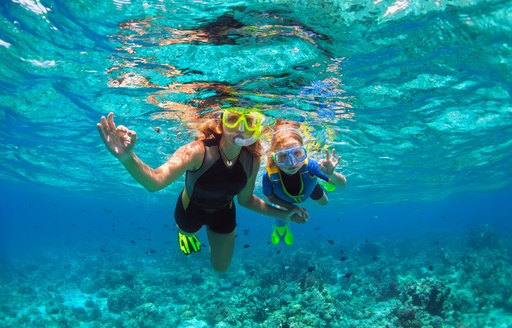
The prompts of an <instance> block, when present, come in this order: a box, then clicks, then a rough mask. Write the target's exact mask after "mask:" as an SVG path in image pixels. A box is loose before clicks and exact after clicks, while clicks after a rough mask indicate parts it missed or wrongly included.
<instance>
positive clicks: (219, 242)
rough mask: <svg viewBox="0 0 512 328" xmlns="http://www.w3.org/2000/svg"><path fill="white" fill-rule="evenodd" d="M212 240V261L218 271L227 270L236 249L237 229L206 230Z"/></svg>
mask: <svg viewBox="0 0 512 328" xmlns="http://www.w3.org/2000/svg"><path fill="white" fill-rule="evenodd" d="M206 232H207V235H208V241H209V242H210V261H211V263H212V266H213V269H214V270H215V271H217V272H226V271H227V270H228V268H229V265H230V264H231V259H232V258H233V252H234V250H235V230H233V231H232V232H230V233H217V232H215V231H212V230H211V229H207V230H206Z"/></svg>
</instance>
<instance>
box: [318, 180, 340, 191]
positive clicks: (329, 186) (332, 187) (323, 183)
mask: <svg viewBox="0 0 512 328" xmlns="http://www.w3.org/2000/svg"><path fill="white" fill-rule="evenodd" d="M318 184H319V185H320V186H322V187H323V188H324V189H325V191H328V192H333V191H334V190H336V185H334V184H332V183H330V182H327V181H323V180H320V181H318Z"/></svg>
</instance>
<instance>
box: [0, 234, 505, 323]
mask: <svg viewBox="0 0 512 328" xmlns="http://www.w3.org/2000/svg"><path fill="white" fill-rule="evenodd" d="M479 229H480V228H479ZM479 231H480V230H479ZM490 231H493V230H492V228H491V227H485V228H484V230H483V234H482V233H479V234H475V232H473V231H470V232H468V233H467V234H466V235H463V236H460V237H457V238H455V237H450V238H443V236H439V237H438V238H436V239H435V240H434V239H433V238H432V236H428V237H425V238H423V239H421V238H415V240H414V242H413V243H408V242H407V241H405V240H392V239H381V240H378V241H370V242H368V241H366V242H363V243H356V242H353V243H349V242H345V243H344V245H343V247H341V246H337V244H335V243H325V244H321V245H319V244H317V243H313V242H312V243H311V244H307V242H306V245H305V247H304V248H295V249H292V248H287V249H286V248H285V249H280V248H277V247H275V246H273V245H259V246H253V247H251V248H247V249H243V250H242V251H243V252H246V254H247V256H236V257H235V259H234V262H233V264H232V267H231V269H230V271H229V272H228V273H226V274H223V275H218V274H215V273H214V272H213V271H211V269H209V258H208V254H207V252H203V253H199V254H196V255H194V256H190V257H185V256H181V255H180V254H176V253H173V252H170V251H169V252H162V253H159V254H158V255H148V256H131V255H130V249H127V250H124V249H120V250H119V251H117V252H116V257H117V258H122V259H123V260H122V261H112V260H111V259H110V258H108V257H105V259H102V257H101V256H97V255H96V258H92V256H91V255H90V254H83V255H82V256H80V258H84V259H85V260H84V261H83V263H80V262H73V265H72V266H64V267H62V265H60V264H59V263H61V262H62V261H63V259H65V258H68V257H69V256H70V255H69V253H65V252H64V250H54V251H53V252H51V254H52V255H51V256H47V257H44V256H43V257H42V258H41V259H32V260H31V261H21V260H18V261H16V262H14V261H13V262H9V263H6V264H5V265H4V266H5V270H4V271H3V272H2V275H0V279H1V281H0V293H1V295H3V296H2V297H3V299H4V300H9V301H4V302H1V303H0V314H1V317H2V318H3V319H2V321H1V322H0V327H79V326H84V327H98V328H103V327H112V326H114V327H119V328H124V327H130V328H131V327H144V328H152V327H178V328H185V327H216V328H223V327H240V328H241V327H243V328H246V327H249V328H251V327H263V328H275V327H288V328H292V327H300V328H302V327H363V328H366V327H368V328H369V327H413V328H414V327H430V328H437V327H439V328H441V327H452V326H453V327H483V326H486V327H507V326H512V319H511V318H512V283H511V282H510V277H511V276H512V267H511V266H510V261H511V259H510V251H509V249H511V246H512V245H511V243H512V242H511V240H512V239H511V238H506V237H502V236H500V235H499V234H493V235H492V238H493V239H498V240H497V241H492V242H491V241H490V239H489V238H488V237H487V236H488V235H489V234H490ZM434 241H435V242H434ZM461 245H463V246H461ZM59 251H60V252H62V253H61V254H58V252H59ZM242 251H241V252H242ZM105 256H106V255H105ZM34 263H37V264H38V265H34ZM91 263H95V265H92V264H91ZM59 265H60V267H62V270H55V268H56V267H59Z"/></svg>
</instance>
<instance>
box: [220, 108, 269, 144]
mask: <svg viewBox="0 0 512 328" xmlns="http://www.w3.org/2000/svg"><path fill="white" fill-rule="evenodd" d="M264 118H265V116H264V115H263V114H261V113H259V112H256V111H254V110H251V109H244V108H239V107H231V108H226V109H224V110H223V112H222V124H223V125H224V126H226V127H227V128H230V129H235V128H236V127H238V131H239V132H241V133H243V132H245V131H246V130H247V131H250V132H253V134H252V136H251V137H249V138H244V137H243V136H242V135H237V136H236V137H235V138H234V141H235V143H236V144H237V145H238V146H241V147H243V146H250V145H252V144H253V143H255V142H256V140H258V138H259V137H260V135H261V126H262V124H263V121H264Z"/></svg>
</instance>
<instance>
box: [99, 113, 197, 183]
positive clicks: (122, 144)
mask: <svg viewBox="0 0 512 328" xmlns="http://www.w3.org/2000/svg"><path fill="white" fill-rule="evenodd" d="M113 116H114V115H113V113H109V114H108V116H107V117H106V118H105V117H104V116H103V117H101V122H100V123H98V124H97V127H98V132H99V134H100V136H101V138H102V139H103V142H104V143H105V146H106V147H107V149H108V150H109V151H110V152H111V153H112V155H114V157H116V158H117V159H118V160H119V161H120V162H121V163H122V164H123V165H124V167H125V168H126V170H127V171H128V173H130V175H131V176H132V177H133V178H134V179H135V180H136V181H137V182H139V183H140V184H141V185H142V186H144V188H146V189H147V190H149V191H152V192H154V191H158V190H160V189H162V188H164V187H166V186H168V185H169V184H170V183H172V182H173V181H175V180H176V179H178V178H179V177H180V176H181V175H182V174H183V173H185V171H187V170H194V169H196V168H197V167H198V165H200V163H201V162H202V158H203V154H204V146H203V144H202V143H200V142H192V143H190V144H187V145H185V146H183V147H181V148H179V149H178V150H177V151H176V152H175V153H174V154H173V155H172V156H171V158H170V159H169V160H168V161H167V162H166V163H164V164H163V165H162V166H160V167H159V168H157V169H153V168H151V167H149V166H148V165H147V164H145V163H144V162H143V161H141V160H140V159H139V158H138V157H137V155H135V152H134V151H133V149H134V148H135V144H136V142H137V133H135V131H132V130H129V129H127V128H126V127H125V126H122V125H119V126H118V127H116V125H115V123H114V118H113Z"/></svg>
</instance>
